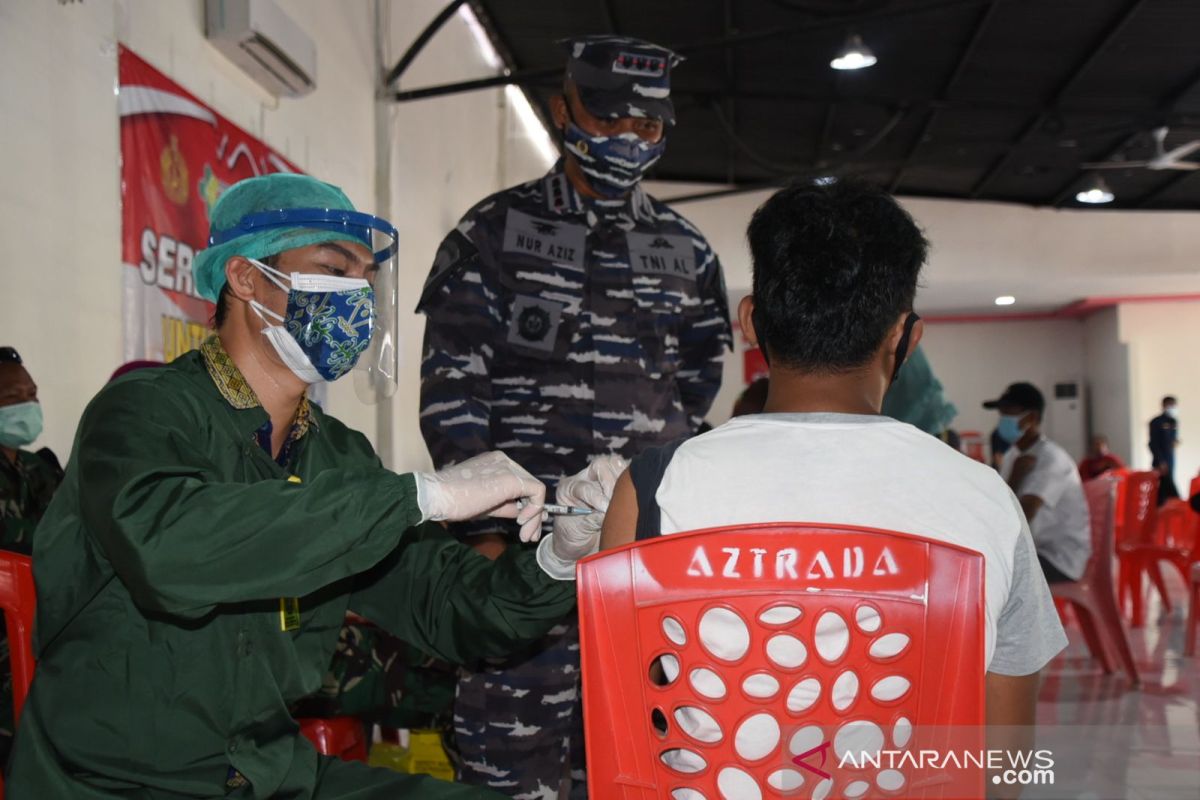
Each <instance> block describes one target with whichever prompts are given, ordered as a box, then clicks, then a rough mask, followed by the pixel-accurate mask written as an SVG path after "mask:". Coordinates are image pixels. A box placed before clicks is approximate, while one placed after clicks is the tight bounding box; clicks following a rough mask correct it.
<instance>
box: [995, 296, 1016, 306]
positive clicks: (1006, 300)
mask: <svg viewBox="0 0 1200 800" xmlns="http://www.w3.org/2000/svg"><path fill="white" fill-rule="evenodd" d="M1015 302H1017V298H1015V297H1013V296H1012V295H1011V294H1002V295H1000V296H999V297H997V298H996V305H998V306H1011V305H1012V304H1013V303H1015Z"/></svg>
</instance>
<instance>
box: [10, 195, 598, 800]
mask: <svg viewBox="0 0 1200 800" xmlns="http://www.w3.org/2000/svg"><path fill="white" fill-rule="evenodd" d="M396 252H397V246H396V233H395V229H394V228H393V227H392V226H391V225H390V224H389V223H387V222H385V221H384V220H381V219H378V218H376V217H373V216H371V215H368V214H363V213H360V212H357V211H355V210H354V207H353V205H351V203H350V201H349V200H348V199H347V198H346V196H345V195H344V194H343V193H342V192H341V190H339V189H337V188H336V187H334V186H330V185H328V184H324V183H321V182H320V181H317V180H315V179H313V178H309V177H307V176H302V175H270V176H264V177H259V178H252V179H249V180H246V181H242V182H240V183H237V184H235V185H234V186H232V187H230V188H229V189H227V190H226V191H225V193H224V194H223V195H222V196H221V198H220V199H219V200H218V202H217V204H216V205H215V206H214V208H213V211H212V217H211V236H210V239H209V247H208V248H207V249H205V250H203V251H201V252H200V253H197V255H196V260H195V263H194V266H193V269H194V274H195V278H196V286H197V289H198V290H199V292H200V294H201V295H202V296H204V297H206V298H207V299H209V300H211V301H214V302H216V303H217V311H216V317H215V321H216V329H217V330H216V333H215V334H214V335H213V336H212V337H211V338H209V339H208V340H207V341H205V343H204V344H203V346H202V347H201V348H200V349H199V350H195V351H192V352H189V353H186V354H185V355H183V356H180V357H179V358H178V359H176V360H175V361H173V362H172V363H170V364H168V365H166V366H162V367H158V368H156V369H143V370H137V371H134V372H131V373H129V374H126V375H124V376H122V377H120V378H118V379H116V380H115V381H112V382H110V383H109V384H107V385H106V386H105V387H104V389H102V390H101V391H100V393H99V394H98V395H97V396H96V397H95V398H94V399H93V400H92V402H91V403H90V404H89V405H88V407H87V409H86V410H85V411H84V414H83V418H82V420H81V422H80V424H79V429H78V433H77V435H76V439H75V446H74V449H73V452H72V455H71V460H70V463H69V464H68V465H67V471H66V476H65V478H64V481H63V485H62V487H61V488H60V490H59V494H58V496H57V497H56V498H55V502H54V503H53V504H52V505H51V508H50V509H49V510H48V511H47V513H46V515H45V516H44V517H43V519H42V523H41V525H40V527H39V528H38V534H37V537H36V539H35V541H34V551H33V565H34V566H33V568H34V578H35V580H36V583H37V625H36V630H35V635H34V642H33V644H34V649H35V653H36V657H37V673H36V675H35V678H34V680H33V684H32V688H31V690H30V693H29V696H28V699H27V701H26V704H25V707H24V710H23V712H22V715H21V719H20V726H19V727H18V729H17V735H16V740H15V742H14V745H13V754H12V758H11V759H10V761H9V774H8V776H7V778H6V787H5V789H6V791H7V795H8V796H9V797H21V798H26V797H28V798H33V797H39V798H41V797H46V798H50V797H55V798H57V797H88V798H93V799H94V800H101V799H102V798H118V797H133V796H136V797H139V798H145V800H156V799H158V798H161V799H163V800H165V799H166V798H178V797H230V798H238V799H239V800H251V799H252V798H253V799H256V800H257V799H259V798H268V797H293V798H299V797H304V798H312V799H313V800H337V798H349V797H354V798H359V799H361V800H374V799H375V798H379V800H382V799H383V798H389V799H390V798H410V797H411V798H418V797H419V798H468V797H469V798H483V797H493V796H495V795H493V794H491V793H489V792H485V791H483V790H478V789H472V788H469V787H462V786H454V785H452V784H448V783H444V782H440V781H436V780H434V779H432V778H428V777H425V776H415V775H403V774H400V773H396V772H392V771H390V770H386V769H370V768H368V767H366V766H365V765H362V764H357V763H351V762H344V761H340V760H338V759H335V758H331V757H326V756H318V754H317V753H316V751H315V750H314V749H313V747H312V745H311V744H309V743H308V741H307V740H305V739H303V738H302V737H301V736H300V735H299V732H298V727H297V725H296V723H295V722H294V721H293V719H292V715H291V713H290V706H291V704H293V703H295V702H296V701H297V700H299V699H300V698H301V697H303V696H306V695H309V694H311V693H312V692H313V691H314V690H316V689H317V688H318V686H319V685H320V683H321V677H322V675H323V673H324V672H325V671H326V669H328V666H329V664H330V660H331V657H332V655H333V651H334V646H335V642H336V641H337V637H338V631H339V629H340V628H341V627H342V624H343V620H344V619H345V617H346V613H347V611H353V612H354V613H357V614H359V615H361V616H363V617H365V618H367V619H369V620H371V621H373V622H375V623H376V624H378V625H380V626H381V627H382V628H384V629H386V630H388V631H390V632H391V633H393V634H394V635H397V636H399V637H401V638H403V639H405V640H406V641H408V642H410V643H412V644H413V645H415V646H417V647H419V648H421V650H422V651H424V652H428V653H429V654H430V655H433V656H436V657H439V658H442V659H444V660H446V661H447V662H450V663H454V664H471V663H475V662H477V661H478V660H481V659H485V658H499V657H503V656H506V655H508V654H509V653H512V652H514V651H515V650H517V649H518V648H520V647H521V646H523V645H525V644H526V643H527V642H529V641H533V640H536V639H537V638H539V637H540V636H542V635H544V634H545V633H546V631H547V630H548V629H549V628H550V627H551V626H552V625H554V624H555V623H557V621H558V620H560V619H562V617H563V615H564V614H566V612H567V611H568V610H569V609H571V608H572V607H573V606H574V601H575V597H574V594H575V592H574V584H573V583H572V582H571V581H564V580H562V574H561V572H562V571H566V570H569V569H570V566H571V565H572V564H573V561H572V559H573V558H577V557H578V555H577V554H582V553H586V552H588V551H589V550H590V549H592V548H594V547H595V546H596V540H597V539H598V535H599V534H598V531H595V530H593V529H592V528H589V527H585V526H574V527H572V528H569V529H563V530H561V531H558V530H556V533H555V538H556V539H559V535H560V534H561V537H562V538H561V539H559V540H558V541H556V542H555V548H554V552H555V553H556V555H557V556H558V558H559V563H556V564H555V567H556V568H555V570H554V575H550V574H548V573H547V572H546V571H544V568H543V567H542V566H541V565H540V564H539V563H538V562H537V559H536V557H535V554H534V553H532V552H526V551H518V550H514V551H513V552H511V553H509V554H507V555H506V556H505V557H503V558H501V559H498V560H496V561H490V560H488V559H486V558H484V557H482V556H480V555H479V554H477V553H475V552H474V551H472V550H471V549H470V548H468V547H465V546H464V545H462V544H461V543H459V542H458V541H457V540H455V538H454V537H453V536H451V535H450V534H449V533H447V532H446V531H445V530H444V529H443V527H442V526H440V525H436V524H432V522H430V523H428V524H427V521H439V520H445V521H459V520H467V519H472V518H476V517H479V516H483V515H493V516H499V517H505V518H515V519H516V523H517V524H518V525H519V526H520V527H521V529H522V535H523V536H524V537H525V538H527V539H532V538H535V537H537V536H538V535H540V533H541V523H542V521H543V517H544V513H543V509H542V506H543V505H544V497H545V489H544V487H543V486H542V484H541V483H539V482H538V481H537V480H536V479H534V478H533V477H532V476H531V475H529V473H528V472H526V471H525V470H523V469H521V468H520V467H519V466H517V465H516V464H515V463H513V462H512V461H511V460H509V459H508V458H507V457H506V456H504V455H503V454H502V453H498V452H491V453H486V454H483V455H480V456H478V457H476V458H473V459H470V460H468V461H466V462H464V463H462V464H460V465H458V466H456V467H451V468H448V469H444V470H441V471H439V472H437V473H415V474H406V475H398V474H395V473H393V472H390V471H388V470H386V469H384V468H383V467H382V465H381V464H380V462H379V459H378V457H377V456H376V454H375V452H374V451H373V450H372V448H371V446H370V444H369V443H368V442H367V439H366V437H364V436H363V435H362V434H361V433H358V432H357V431H353V430H351V429H349V428H347V427H346V426H345V425H343V424H342V423H341V422H339V421H338V420H337V419H335V418H334V417H332V416H331V415H329V414H328V413H326V412H325V411H323V410H322V409H320V408H319V407H317V406H316V405H314V404H312V403H310V402H309V401H308V400H307V398H306V392H307V390H308V389H309V387H310V386H312V385H313V384H315V383H318V382H320V381H332V380H337V379H339V378H342V377H345V376H347V375H348V373H349V372H350V371H351V370H352V369H355V367H357V368H358V369H357V370H356V371H357V372H358V373H359V374H357V375H356V376H355V377H354V379H355V380H360V383H359V384H358V385H359V386H361V388H362V389H363V392H364V394H366V395H367V397H378V396H380V395H386V394H387V391H388V390H389V388H390V385H391V382H392V381H393V380H394V379H395V378H396V374H395V355H394V350H393V349H392V348H393V347H394V344H395V342H394V339H393V338H392V336H391V335H389V332H391V333H393V334H394V330H395V329H394V327H391V322H390V318H391V316H392V315H393V314H394V312H395V309H394V307H389V306H388V305H387V304H386V303H382V302H380V299H381V298H387V297H389V296H391V293H392V291H393V289H394V286H395V274H394V268H395V256H396ZM376 289H378V292H377V291H376ZM576 481H577V482H578V483H581V484H583V485H588V484H589V483H594V482H595V481H593V480H591V479H590V478H589V477H588V476H586V475H581V476H577V478H576ZM594 496H595V493H594V492H581V497H580V498H579V500H580V502H582V503H586V502H587V501H588V497H594Z"/></svg>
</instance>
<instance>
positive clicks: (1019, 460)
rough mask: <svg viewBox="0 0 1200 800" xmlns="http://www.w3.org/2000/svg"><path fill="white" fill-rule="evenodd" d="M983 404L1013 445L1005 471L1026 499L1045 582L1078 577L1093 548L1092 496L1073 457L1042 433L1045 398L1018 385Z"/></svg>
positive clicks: (1034, 389)
mask: <svg viewBox="0 0 1200 800" xmlns="http://www.w3.org/2000/svg"><path fill="white" fill-rule="evenodd" d="M983 407H984V408H989V409H994V410H996V411H999V412H1000V424H999V425H997V426H996V431H997V433H998V435H999V436H1000V437H1001V438H1003V439H1004V440H1005V441H1007V442H1009V443H1010V444H1011V445H1013V446H1012V447H1010V448H1009V449H1008V452H1006V453H1005V454H1004V459H1003V460H1002V461H1001V462H1000V475H1001V477H1003V478H1004V480H1005V481H1007V482H1008V485H1009V487H1010V488H1011V489H1012V490H1013V493H1014V494H1016V496H1017V498H1018V499H1019V500H1020V501H1021V509H1022V510H1023V511H1024V512H1025V516H1026V518H1027V519H1028V520H1029V527H1030V530H1032V531H1033V541H1034V544H1035V545H1036V546H1037V551H1038V561H1039V562H1041V565H1042V571H1043V572H1044V573H1045V575H1046V581H1047V582H1049V583H1061V582H1064V581H1077V580H1079V578H1080V577H1081V576H1082V575H1083V569H1084V567H1085V566H1086V565H1087V560H1088V557H1089V556H1090V555H1091V552H1092V539H1091V523H1090V521H1089V519H1088V509H1087V499H1086V498H1085V497H1084V494H1083V483H1082V481H1081V480H1080V478H1079V470H1078V469H1077V468H1076V466H1075V461H1074V459H1072V458H1071V456H1069V455H1068V454H1067V451H1066V450H1063V449H1062V447H1060V446H1059V445H1057V444H1055V443H1054V442H1052V441H1050V440H1049V439H1047V438H1046V437H1045V436H1044V435H1043V434H1042V414H1043V413H1044V412H1045V410H1046V400H1045V398H1043V397H1042V393H1041V392H1040V391H1038V388H1037V387H1036V386H1034V385H1033V384H1031V383H1014V384H1012V385H1011V386H1009V387H1008V388H1007V389H1005V390H1004V394H1002V395H1000V397H998V398H997V399H995V400H990V401H988V402H986V403H984V404H983Z"/></svg>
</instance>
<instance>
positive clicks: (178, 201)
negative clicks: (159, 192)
mask: <svg viewBox="0 0 1200 800" xmlns="http://www.w3.org/2000/svg"><path fill="white" fill-rule="evenodd" d="M158 165H159V167H160V168H161V169H162V186H163V192H164V193H165V194H166V195H167V199H168V200H170V201H171V202H172V203H174V204H175V205H177V206H182V205H186V204H187V199H188V169H187V161H185V160H184V158H183V153H181V152H179V137H178V136H175V135H174V134H172V135H171V143H170V144H168V145H167V146H166V147H164V148H163V151H162V155H161V156H159V157H158Z"/></svg>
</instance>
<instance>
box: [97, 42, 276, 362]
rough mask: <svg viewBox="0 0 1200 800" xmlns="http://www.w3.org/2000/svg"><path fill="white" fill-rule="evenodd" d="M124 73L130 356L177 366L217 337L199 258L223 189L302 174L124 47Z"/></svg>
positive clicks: (121, 69) (123, 202)
mask: <svg viewBox="0 0 1200 800" xmlns="http://www.w3.org/2000/svg"><path fill="white" fill-rule="evenodd" d="M119 75H120V81H119V82H120V93H119V95H118V98H119V99H118V105H119V108H120V113H121V259H122V261H123V263H124V265H125V269H124V270H122V271H123V272H124V278H123V281H124V286H125V298H124V316H125V334H124V341H125V344H124V353H125V359H126V360H127V361H132V360H135V359H154V360H162V361H171V360H172V359H174V358H176V357H177V356H179V355H181V354H183V353H185V352H187V351H188V350H191V349H193V348H195V347H197V346H199V344H200V343H201V342H202V341H204V337H205V336H206V335H207V333H208V323H209V319H210V318H211V316H212V312H213V306H212V304H211V303H208V302H207V301H205V300H203V299H201V298H200V296H199V295H198V294H197V293H196V283H195V280H193V278H192V260H193V258H194V257H195V254H196V252H197V251H199V250H202V249H203V248H204V247H205V245H206V244H207V242H208V216H209V212H210V211H211V210H212V207H213V204H214V203H216V201H217V198H218V197H219V196H220V195H221V192H222V191H224V189H225V188H226V187H228V186H229V185H230V184H233V183H236V182H237V181H240V180H242V179H244V178H250V177H253V176H255V175H265V174H267V173H269V172H300V169H299V168H297V167H296V165H295V164H292V163H291V162H290V161H288V160H287V159H285V158H284V157H283V156H281V155H279V154H278V153H276V152H275V151H274V150H272V149H271V148H269V147H267V146H266V145H265V144H263V143H262V142H261V141H259V140H258V139H256V138H255V137H253V136H251V135H250V134H249V133H247V132H246V131H244V130H242V129H241V128H239V127H238V126H237V125H234V124H233V123H232V122H230V121H229V120H227V119H225V118H224V117H222V116H221V115H219V114H217V113H216V112H215V111H213V110H212V109H211V108H209V107H208V106H206V105H205V104H203V103H201V102H200V101H199V100H197V99H196V98H195V97H193V96H192V95H191V94H189V93H188V92H186V91H185V90H184V89H183V88H182V87H180V86H179V85H178V84H177V83H175V82H174V81H172V80H171V79H170V78H168V77H166V76H165V75H163V74H162V73H161V72H159V71H158V70H156V69H154V67H152V66H150V65H149V64H147V63H146V62H145V61H143V60H142V59H140V58H138V57H137V56H136V55H134V54H133V53H132V52H130V51H129V50H128V49H126V48H124V47H122V48H121V51H120V64H119Z"/></svg>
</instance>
